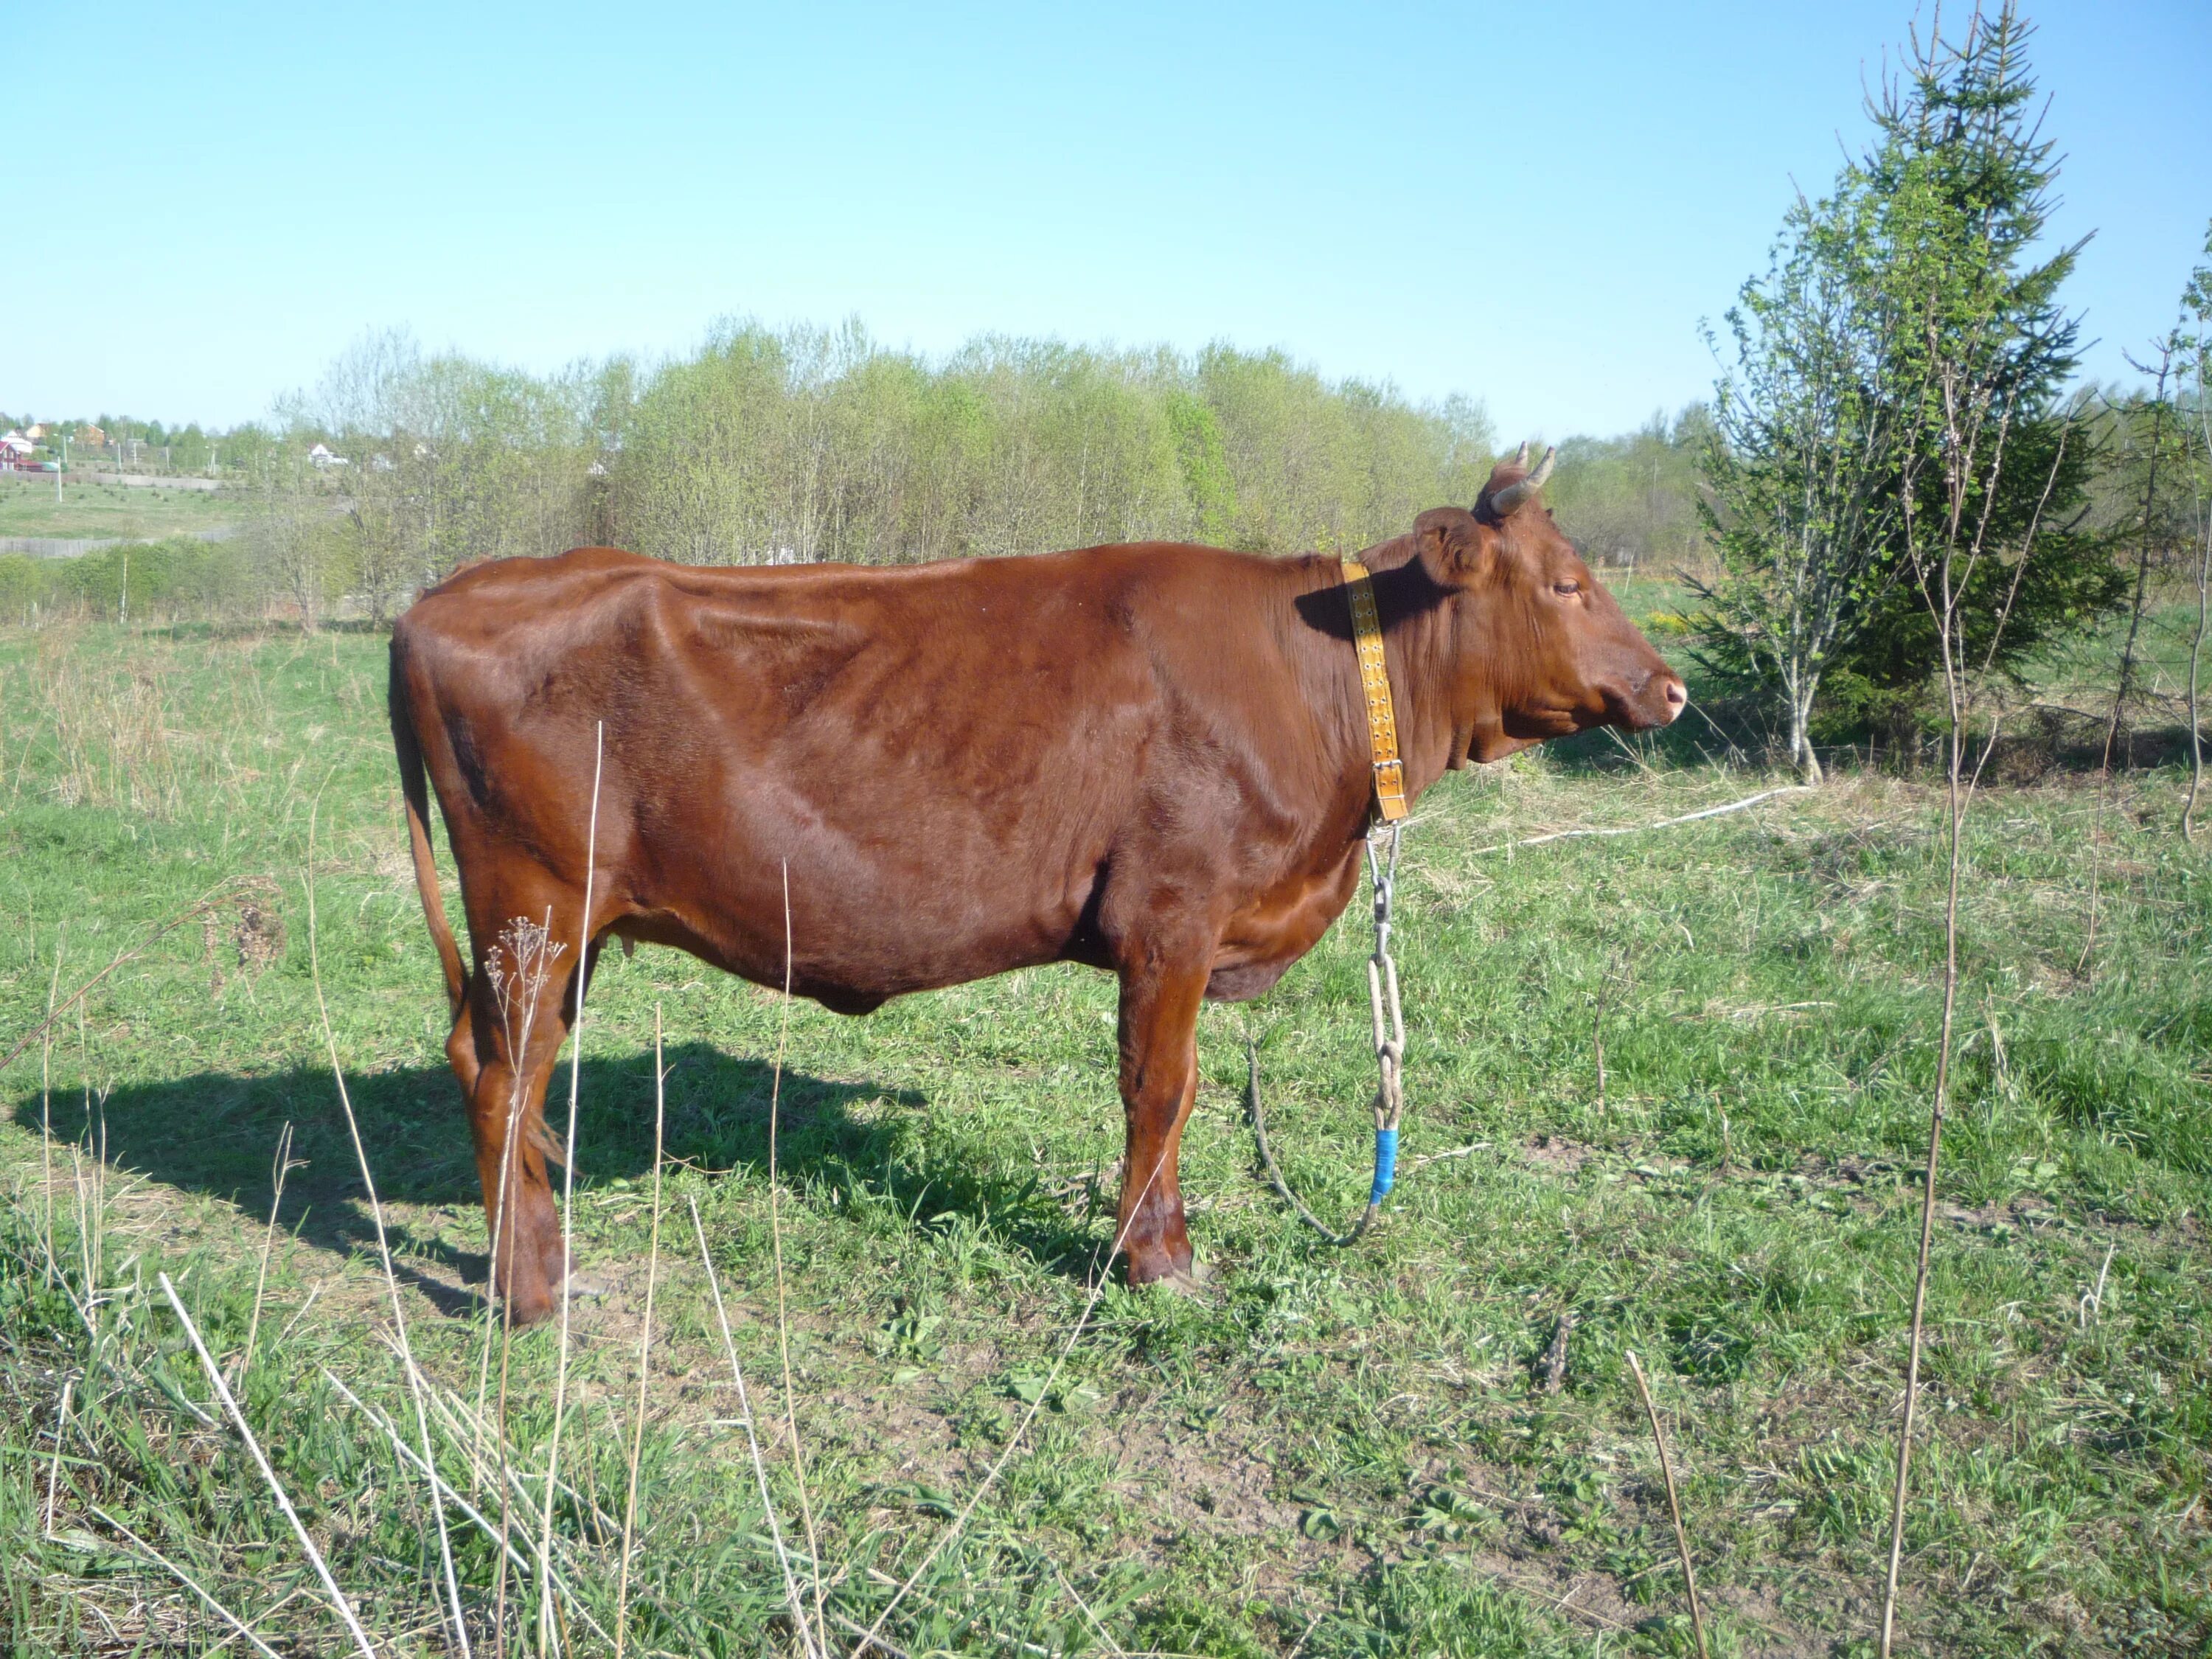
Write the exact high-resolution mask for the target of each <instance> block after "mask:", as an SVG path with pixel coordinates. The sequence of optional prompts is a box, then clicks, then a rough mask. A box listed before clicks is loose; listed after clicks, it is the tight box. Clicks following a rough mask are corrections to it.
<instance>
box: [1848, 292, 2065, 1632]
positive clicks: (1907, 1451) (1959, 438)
mask: <svg viewBox="0 0 2212 1659" xmlns="http://www.w3.org/2000/svg"><path fill="white" fill-rule="evenodd" d="M1931 331H1932V330H1931ZM1931 356H1932V357H1935V358H1936V362H1938V364H1939V371H1938V376H1937V383H1936V387H1935V390H1936V391H1937V392H1939V393H1940V397H1941V408H1942V446H1941V449H1942V465H1943V479H1942V483H1943V491H1944V513H1943V517H1942V521H1941V523H1940V524H1939V525H1937V526H1935V527H1934V528H1933V530H1932V531H1923V527H1922V526H1921V525H1920V524H1919V523H1918V522H1917V513H1916V512H1915V505H1916V503H1915V499H1914V498H1915V491H1916V488H1917V478H1915V477H1910V476H1908V477H1907V478H1906V479H1905V483H1904V486H1903V488H1904V493H1905V500H1906V502H1907V505H1906V508H1905V549H1906V557H1907V559H1908V560H1909V561H1910V562H1911V568H1912V574H1913V580H1914V582H1915V583H1916V585H1917V587H1918V589H1919V591H1920V595H1921V598H1922V600H1923V602H1924V603H1925V604H1926V605H1927V606H1928V609H1929V616H1930V617H1931V618H1932V619H1933V621H1934V622H1935V623H1936V648H1937V651H1938V653H1940V662H1939V666H1940V668H1941V669H1942V684H1943V695H1944V704H1945V712H1946V716H1947V720H1948V726H1947V732H1946V743H1945V750H1944V752H1945V757H1946V759H1945V765H1944V805H1945V817H1946V820H1947V823H1948V830H1949V834H1948V841H1947V854H1948V857H1947V865H1948V872H1947V881H1946V885H1945V890H1944V900H1943V1012H1942V1023H1941V1025H1940V1027H1939V1030H1938V1032H1937V1036H1936V1087H1935V1092H1934V1095H1933V1097H1932V1098H1931V1099H1930V1100H1929V1109H1928V1157H1927V1161H1926V1164H1925V1165H1924V1166H1923V1171H1922V1177H1921V1190H1920V1243H1919V1249H1918V1251H1917V1255H1916V1258H1915V1262H1914V1267H1913V1276H1912V1328H1911V1339H1910V1346H1909V1349H1908V1352H1907V1357H1906V1361H1905V1413H1904V1420H1903V1422H1902V1423H1901V1424H1900V1425H1899V1430H1898V1437H1897V1474H1896V1480H1895V1482H1894V1484H1893V1487H1892V1489H1891V1493H1890V1516H1889V1553H1888V1562H1887V1568H1886V1570H1885V1572H1884V1575H1883V1583H1882V1601H1881V1659H1890V1656H1891V1653H1892V1652H1893V1643H1894V1640H1895V1635H1896V1626H1897V1595H1898V1579H1899V1572H1900V1571H1901V1568H1902V1565H1903V1562H1904V1553H1905V1498H1906V1496H1907V1494H1908V1492H1909V1491H1910V1489H1911V1467H1912V1435H1913V1430H1914V1428H1915V1427H1916V1426H1917V1421H1918V1416H1919V1406H1920V1361H1921V1355H1922V1352H1923V1346H1924V1345H1925V1340H1926V1333H1927V1315H1928V1275H1929V1262H1930V1261H1931V1258H1932V1255H1933V1253H1934V1249H1935V1239H1936V1182H1937V1179H1938V1173H1939V1169H1940V1165H1941V1163H1942V1150H1943V1121H1944V1117H1945V1115H1946V1113H1947V1111H1948V1108H1949V1103H1950V1097H1951V1051H1952V1036H1953V1032H1954V1029H1955V1026H1956V1021H1957V1016H1958V1006H1959V892H1960V878H1961V877H1962V875H1963V874H1964V872H1965V867H1966V843H1965V831H1966V812H1967V809H1968V808H1969V807H1970V806H1971V805H1972V803H1973V797H1974V791H1975V789H1976V788H1977V787H1978V786H1979V784H1980V782H1981V776H1982V769H1983V768H1984V767H1985V766H1986V765H1987V764H1988V763H1989V758H1990V755H1991V754H1992V753H1993V752H1994V751H1995V750H1996V740H1997V729H1998V717H1999V716H1998V712H1996V711H1993V712H1992V713H1991V714H1990V725H1989V732H1988V736H1987V738H1986V740H1985V741H1984V743H1983V744H1982V747H1981V752H1980V755H1979V756H1978V758H1977V759H1976V760H1975V762H1974V766H1973V770H1972V774H1971V775H1969V774H1968V773H1967V772H1966V769H1965V760H1966V744H1967V741H1968V733H1969V730H1970V726H1969V722H1970V721H1971V720H1973V719H1974V718H1975V717H1976V711H1975V709H1974V707H1973V704H1974V700H1975V696H1976V693H1977V691H1978V689H1979V688H1980V687H1981V686H1982V685H1983V684H1985V683H1986V682H1987V680H1988V678H1989V677H1990V671H1992V669H1993V668H1994V667H1995V665H1996V656H1997V649H1998V647H1999V646H2000V644H2001V643H2002V641H2003V638H2004V632H2005V627H2006V624H2007V623H2009V622H2010V620H2011V618H2012V611H2013V606H2014V603H2015V600H2016V599H2018V597H2019V594H2020V585H2021V578H2022V577H2023V576H2024V575H2025V574H2027V565H2028V561H2029V560H2030V559H2031V558H2033V556H2034V552H2035V543H2036V537H2037V535H2038V534H2039V532H2040V531H2041V528H2042V525H2043V514H2044V512H2045V509H2046V508H2047V507H2049V505H2050V502H2051V490H2052V489H2053V487H2054V486H2055V485H2056V484H2057V480H2058V476H2059V471H2060V468H2061V467H2062V466H2063V465H2064V462H2065V458H2066V449H2067V445H2068V443H2069V441H2070V440H2071V438H2072V435H2073V433H2072V428H2071V426H2070V424H2069V425H2064V426H2062V427H2061V428H2060V430H2059V435H2058V443H2057V449H2056V453H2054V454H2053V456H2052V458H2051V470H2050V471H2049V472H2048V473H2047V474H2046V475H2045V478H2044V485H2043V493H2042V495H2040V496H2039V498H2038V500H2037V502H2036V507H2035V511H2034V513H2033V514H2032V515H2031V516H2030V518H2029V520H2028V522H2027V530H2026V532H2025V533H2024V534H2023V535H2022V537H2021V541H2020V544H2019V553H2018V557H2017V559H2016V561H2015V564H2014V567H2013V572H2012V580H2011V581H2010V582H2009V583H2008V585H2007V587H2006V589H2005V594H2004V599H2003V603H2002V605H2000V606H1999V608H1998V611H1997V613H1996V620H1995V625H1994V626H1993V627H1992V628H1991V629H1990V637H1989V641H1988V646H1987V648H1986V650H1985V651H1984V654H1983V657H1982V659H1981V661H1980V662H1979V663H1978V664H1974V663H1972V662H1970V661H1969V660H1968V659H1967V657H1966V645H1965V642H1964V640H1963V637H1962V635H1961V632H1960V609H1959V608H1960V599H1961V597H1962V596H1963V594H1964V593H1965V592H1966V589H1967V586H1968V585H1969V584H1970V583H1971V582H1972V579H1973V574H1974V571H1975V568H1976V567H1977V566H1978V564H1979V563H1980V562H1981V561H1982V559H1983V558H1984V556H1985V554H1986V552H1987V543H1988V538H1989V534H1990V517H1991V513H1992V512H1993V510H1994V507H1995V505H1996V495H1997V492H1996V489H1995V487H1994V485H1995V480H1996V477H1997V475H1998V473H1999V471H2000V470H2001V468H2002V465H2003V461H2004V453H2005V444H2006V440H2007V438H2008V435H2009V433H2010V430H2011V425H2012V416H2013V412H2014V411H2013V410H2012V408H2011V406H2010V404H2008V403H2007V402H2005V401H2004V399H2003V398H2002V396H2001V395H2000V394H1999V393H1998V392H1997V391H1996V389H1995V388H1993V387H1992V386H1989V385H1986V384H1977V383H1975V382H1974V381H1972V380H1971V379H1970V378H1969V377H1968V375H1967V374H1966V372H1964V371H1962V370H1961V368H1960V360H1959V359H1951V360H1945V359H1942V358H1941V357H1940V356H1937V355H1936V354H1935V353H1932V352H1931ZM1963 356H1964V359H1965V361H1966V362H1969V363H1971V362H1972V356H1971V354H1970V353H1969V354H1963ZM1976 495H1979V498H1980V510H1979V514H1978V517H1977V519H1976V520H1975V521H1974V522H1973V523H1972V525H1969V524H1968V523H1967V508H1968V506H1969V504H1970V502H1972V501H1973V500H1974V498H1975V496H1976Z"/></svg>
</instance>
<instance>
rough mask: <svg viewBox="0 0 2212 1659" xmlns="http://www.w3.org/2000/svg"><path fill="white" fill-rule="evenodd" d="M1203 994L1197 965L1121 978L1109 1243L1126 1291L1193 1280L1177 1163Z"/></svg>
mask: <svg viewBox="0 0 2212 1659" xmlns="http://www.w3.org/2000/svg"><path fill="white" fill-rule="evenodd" d="M1205 994H1206V969H1205V968H1204V967H1203V966H1200V967H1197V968H1194V969H1161V968H1158V967H1156V966H1153V965H1152V964H1146V965H1144V966H1141V967H1138V968H1133V969H1125V970H1124V971H1123V973H1122V975H1121V1109H1122V1112H1123V1115H1124V1116H1125V1118H1126V1120H1127V1130H1128V1144H1127V1155H1126V1156H1125V1157H1124V1158H1123V1160H1122V1164H1121V1206H1120V1210H1119V1217H1118V1225H1117V1228H1116V1237H1117V1238H1118V1239H1119V1241H1120V1243H1121V1249H1122V1250H1123V1251H1124V1252H1126V1253H1127V1257H1128V1262H1129V1283H1131V1284H1132V1285H1150V1284H1154V1283H1158V1282H1160V1281H1163V1280H1165V1281H1168V1282H1171V1283H1176V1284H1185V1285H1187V1284H1188V1283H1190V1282H1191V1280H1192V1272H1191V1251H1190V1233H1189V1231H1188V1228H1186V1226H1185V1225H1184V1223H1183V1212H1182V1186H1181V1183H1180V1182H1179V1179H1178V1176H1177V1162H1178V1158H1179V1157H1180V1154H1181V1151H1182V1130H1183V1125H1184V1124H1185V1123H1187V1122H1188V1121H1189V1120H1190V1110H1191V1107H1192V1105H1193V1104H1194V1103H1195V1102H1196V1100H1197V1098H1198V1010H1199V1004H1200V1001H1201V1000H1203V998H1204V996H1205Z"/></svg>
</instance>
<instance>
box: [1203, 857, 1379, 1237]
mask: <svg viewBox="0 0 2212 1659" xmlns="http://www.w3.org/2000/svg"><path fill="white" fill-rule="evenodd" d="M1411 822H1412V820H1411V819H1401V820H1400V821H1399V822H1397V823H1387V824H1377V825H1376V826H1375V827H1374V828H1373V829H1371V830H1370V832H1369V833H1368V836H1367V842H1366V849H1367V881H1368V885H1369V886H1370V888H1372V889H1373V890H1374V896H1375V950H1374V952H1373V954H1371V955H1370V957H1368V958H1367V1006H1368V1012H1369V1014H1370V1017H1371V1018H1372V1020H1373V1024H1374V1031H1375V1069H1376V1073H1377V1082H1376V1089H1375V1182H1374V1185H1373V1186H1372V1187H1371V1188H1369V1190H1368V1194H1367V1207H1366V1208H1365V1209H1364V1210H1363V1211H1361V1212H1360V1213H1359V1218H1358V1220H1356V1221H1354V1222H1353V1223H1352V1227H1351V1230H1350V1231H1347V1232H1344V1233H1337V1232H1334V1231H1331V1230H1330V1229H1329V1228H1328V1226H1327V1225H1324V1224H1323V1223H1322V1219H1321V1218H1320V1217H1318V1216H1316V1214H1314V1212H1312V1211H1311V1210H1310V1209H1308V1208H1307V1207H1306V1205H1305V1202H1304V1200H1302V1199H1301V1198H1299V1196H1298V1195H1297V1194H1296V1193H1294V1192H1292V1191H1291V1187H1290V1183H1289V1182H1286V1181H1285V1180H1284V1179H1283V1172H1282V1170H1280V1169H1279V1168H1277V1167H1276V1164H1275V1155H1274V1153H1273V1151H1271V1150H1270V1149H1269V1147H1268V1146H1267V1113H1266V1111H1265V1110H1264V1109H1262V1108H1261V1104H1260V1050H1259V1046H1258V1044H1257V1043H1256V1042H1254V1040H1253V1038H1252V1036H1251V1034H1250V1033H1249V1031H1248V1032H1247V1033H1246V1034H1245V1037H1244V1063H1245V1067H1246V1074H1245V1092H1244V1101H1245V1106H1246V1108H1247V1109H1248V1110H1249V1112H1250V1113H1251V1115H1252V1139H1253V1140H1254V1141H1255V1143H1256V1144H1257V1145H1258V1146H1259V1149H1260V1163H1261V1167H1262V1168H1263V1169H1264V1170H1266V1171H1267V1180H1268V1182H1269V1184H1270V1185H1272V1186H1273V1188H1274V1189H1275V1190H1276V1192H1278V1193H1279V1194H1281V1195H1282V1197H1283V1199H1284V1200H1285V1202H1286V1203H1288V1204H1289V1205H1290V1206H1291V1208H1292V1209H1293V1210H1295V1211H1297V1214H1298V1217H1299V1218H1300V1219H1301V1220H1303V1221H1304V1223H1305V1224H1306V1225H1308V1226H1309V1227H1311V1228H1312V1229H1313V1230H1314V1231H1316V1232H1317V1233H1319V1234H1320V1235H1321V1236H1322V1237H1323V1238H1325V1239H1327V1240H1328V1242H1329V1243H1331V1244H1334V1245H1339V1246H1341V1245H1346V1244H1350V1243H1355V1242H1356V1241H1357V1240H1358V1238H1359V1237H1360V1236H1361V1235H1362V1234H1364V1233H1365V1232H1366V1231H1367V1230H1368V1229H1369V1228H1370V1227H1371V1226H1373V1225H1375V1222H1376V1218H1378V1217H1380V1216H1381V1215H1382V1213H1383V1199H1384V1198H1385V1197H1387V1196H1388V1195H1389V1191H1390V1188H1391V1184H1392V1182H1395V1180H1396V1178H1397V1172H1398V1120H1399V1119H1400V1118H1401V1116H1403V1115H1404V1114H1405V1110H1406V1086H1405V1061H1406V1017H1405V1014H1404V1012H1403V1011H1402V1010H1401V1007H1400V1006H1399V1003H1398V964H1397V962H1396V961H1395V959H1394V958H1393V957H1391V955H1390V911H1391V906H1392V904H1393V903H1394V902H1395V900H1396V898H1397V894H1398V846H1399V838H1400V836H1401V834H1402V833H1403V832H1404V830H1405V829H1406V827H1407V824H1408V823H1411ZM1378 842H1380V843H1382V847H1381V848H1378V847H1377V843H1378Z"/></svg>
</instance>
